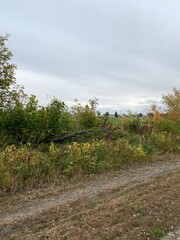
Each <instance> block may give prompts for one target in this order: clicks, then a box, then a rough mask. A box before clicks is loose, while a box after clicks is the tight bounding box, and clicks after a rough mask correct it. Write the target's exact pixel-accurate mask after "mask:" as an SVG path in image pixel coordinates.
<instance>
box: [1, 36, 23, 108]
mask: <svg viewBox="0 0 180 240" xmlns="http://www.w3.org/2000/svg"><path fill="white" fill-rule="evenodd" d="M8 38H9V35H5V36H0V110H5V109H7V108H10V107H12V106H15V105H16V106H18V107H20V106H21V105H22V98H23V97H25V94H24V91H23V88H22V87H19V86H18V85H17V84H16V78H15V69H16V65H15V64H12V63H11V58H12V52H11V51H10V50H9V49H8V48H7V47H6V45H5V43H6V41H8Z"/></svg>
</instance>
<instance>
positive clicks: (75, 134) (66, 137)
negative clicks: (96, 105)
mask: <svg viewBox="0 0 180 240" xmlns="http://www.w3.org/2000/svg"><path fill="white" fill-rule="evenodd" d="M90 132H92V129H88V130H83V131H79V132H74V133H70V134H68V135H65V136H63V137H61V138H57V139H55V140H53V142H54V143H62V142H63V141H65V140H67V139H69V138H72V137H76V136H78V135H82V134H88V133H90Z"/></svg>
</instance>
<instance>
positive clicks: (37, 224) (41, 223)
mask: <svg viewBox="0 0 180 240" xmlns="http://www.w3.org/2000/svg"><path fill="white" fill-rule="evenodd" d="M179 167H180V159H179V158H178V157H177V158H176V159H175V160H173V161H165V162H162V161H161V162H156V163H155V162H154V163H151V164H148V165H146V166H142V167H135V168H133V169H129V170H124V171H120V172H116V173H107V174H106V176H102V175H101V176H99V177H96V179H95V180H94V181H90V182H85V183H84V184H82V183H81V184H79V185H76V187H75V188H74V189H72V188H71V189H69V190H67V191H62V192H61V193H58V191H56V194H54V195H52V196H48V197H45V196H44V197H43V198H39V197H37V198H36V197H34V198H32V199H31V200H29V201H27V199H28V197H27V196H25V195H24V198H25V199H26V201H24V202H23V199H22V200H18V201H17V202H16V201H14V202H13V201H12V200H9V198H5V200H3V198H1V199H2V204H1V206H0V239H27V240H28V239H122V240H123V239H139V240H140V239H159V238H160V237H163V236H164V235H165V233H166V232H168V231H172V230H173V229H174V228H175V227H177V226H178V224H179V223H180V222H179V220H180V219H179V215H178V212H177V211H178V207H179V203H180V202H179V192H180V189H179V187H180V186H179V183H180V182H179V179H180V178H179V175H180V171H177V169H178V168H179ZM22 197H23V195H22ZM12 198H13V197H12Z"/></svg>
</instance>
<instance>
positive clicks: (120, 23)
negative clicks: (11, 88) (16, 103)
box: [0, 0, 180, 112]
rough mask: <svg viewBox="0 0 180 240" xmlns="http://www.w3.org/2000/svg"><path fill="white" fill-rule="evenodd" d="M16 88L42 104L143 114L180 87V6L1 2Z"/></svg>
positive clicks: (153, 0)
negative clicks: (93, 105)
mask: <svg viewBox="0 0 180 240" xmlns="http://www.w3.org/2000/svg"><path fill="white" fill-rule="evenodd" d="M6 33H9V34H11V37H10V39H9V43H8V46H9V48H10V49H11V50H12V52H13V55H14V56H13V62H14V63H15V64H17V67H18V70H17V72H16V77H17V82H18V83H19V84H22V85H24V86H25V89H26V92H27V93H33V94H35V95H37V97H38V99H39V100H40V103H42V104H45V103H47V102H48V101H49V100H50V99H51V98H52V97H53V96H56V97H57V98H59V99H61V100H63V101H65V103H67V104H69V105H70V104H71V103H72V102H73V100H74V98H78V99H79V100H80V101H81V102H87V101H88V100H89V99H91V98H93V97H97V98H98V99H99V104H100V105H99V109H100V110H101V111H102V112H103V111H107V110H108V111H110V112H114V111H115V110H117V111H118V112H123V111H124V110H125V109H126V110H128V109H130V110H131V111H137V112H139V111H142V110H143V109H147V108H148V106H149V105H150V104H151V103H152V101H156V102H159V100H160V99H161V96H162V94H164V93H167V92H170V91H171V90H172V87H179V86H180V1H179V0H31V1H26V0H0V35H4V34H6Z"/></svg>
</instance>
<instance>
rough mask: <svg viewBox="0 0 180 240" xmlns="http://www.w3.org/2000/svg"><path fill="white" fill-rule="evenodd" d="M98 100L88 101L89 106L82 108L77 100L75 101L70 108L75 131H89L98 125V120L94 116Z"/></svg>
mask: <svg viewBox="0 0 180 240" xmlns="http://www.w3.org/2000/svg"><path fill="white" fill-rule="evenodd" d="M97 105H98V100H97V99H96V98H95V99H92V100H89V104H86V105H85V106H82V105H81V104H80V103H79V102H78V100H76V99H75V105H74V106H73V107H72V108H71V111H72V114H73V117H74V125H75V126H76V127H77V129H90V128H93V127H96V126H97V125H98V118H97V116H96V107H97Z"/></svg>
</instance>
